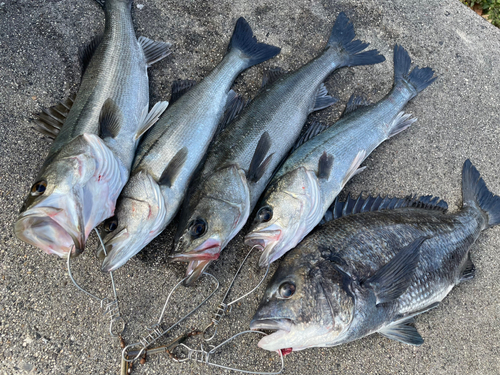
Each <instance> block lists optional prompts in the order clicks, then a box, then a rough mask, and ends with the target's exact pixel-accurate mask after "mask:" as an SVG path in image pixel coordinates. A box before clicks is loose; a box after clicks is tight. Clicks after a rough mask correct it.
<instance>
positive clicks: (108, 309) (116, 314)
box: [67, 229, 126, 337]
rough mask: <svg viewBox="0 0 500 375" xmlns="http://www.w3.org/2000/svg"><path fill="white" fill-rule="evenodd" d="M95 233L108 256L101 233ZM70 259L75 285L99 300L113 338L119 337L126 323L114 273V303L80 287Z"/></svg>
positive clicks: (70, 275) (112, 281) (112, 284)
mask: <svg viewBox="0 0 500 375" xmlns="http://www.w3.org/2000/svg"><path fill="white" fill-rule="evenodd" d="M94 231H95V232H96V234H97V237H98V238H99V241H100V242H101V246H102V249H103V251H104V255H108V254H106V247H105V246H104V243H103V242H102V238H101V236H100V235H99V232H98V231H97V229H94ZM70 258H71V257H70V256H69V255H68V261H67V267H68V275H69V278H70V279H71V281H72V282H73V284H74V285H75V286H76V287H77V288H78V289H79V290H80V291H82V292H83V293H85V294H86V295H88V296H89V297H91V298H94V299H95V300H97V301H99V302H100V303H101V309H104V315H107V316H109V317H110V323H109V334H110V335H111V336H112V337H118V336H119V335H120V334H121V333H122V332H123V331H124V330H125V326H126V323H125V320H124V319H123V317H122V316H121V314H120V305H119V304H118V295H117V293H116V286H115V280H114V278H113V272H110V273H109V276H110V278H111V286H112V288H113V296H114V299H113V300H112V301H110V300H109V298H107V297H105V298H99V297H97V296H96V295H94V294H92V293H90V292H88V291H86V290H85V289H83V288H82V287H81V286H80V285H78V283H77V282H76V280H75V279H74V278H73V274H72V273H71V266H70ZM118 324H119V325H118ZM117 325H118V330H116V331H115V328H116V327H117Z"/></svg>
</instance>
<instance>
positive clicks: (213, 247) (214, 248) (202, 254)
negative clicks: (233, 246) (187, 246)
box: [170, 238, 222, 262]
mask: <svg viewBox="0 0 500 375" xmlns="http://www.w3.org/2000/svg"><path fill="white" fill-rule="evenodd" d="M221 249H222V246H221V241H220V240H219V239H216V238H209V239H208V240H206V241H204V242H203V243H202V244H201V245H199V246H198V247H196V248H195V249H194V250H191V251H187V252H184V253H177V254H175V255H171V256H170V261H171V262H193V261H208V260H217V259H219V256H220V252H221Z"/></svg>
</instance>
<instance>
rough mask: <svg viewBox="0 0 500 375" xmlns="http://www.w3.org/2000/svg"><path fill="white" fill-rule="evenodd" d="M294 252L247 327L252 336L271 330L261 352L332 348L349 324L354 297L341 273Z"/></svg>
mask: <svg viewBox="0 0 500 375" xmlns="http://www.w3.org/2000/svg"><path fill="white" fill-rule="evenodd" d="M307 246H313V245H312V244H308V245H307ZM299 247H302V245H300V246H299ZM297 249H298V248H296V249H294V250H292V251H291V252H289V253H288V254H287V255H286V257H285V258H284V259H283V261H282V263H281V264H280V266H279V267H278V269H277V270H276V273H275V274H274V275H273V277H272V279H271V281H270V282H269V284H268V286H267V288H266V291H265V294H264V297H263V298H262V301H261V303H260V305H259V307H258V309H257V311H256V313H255V315H254V317H253V318H252V321H251V323H250V328H251V329H254V330H262V329H265V330H276V332H274V333H272V334H270V335H268V336H265V337H263V338H262V339H261V340H260V341H259V344H258V346H259V347H260V348H262V349H266V350H270V351H276V350H281V349H290V348H291V349H292V350H293V351H298V350H302V349H306V348H310V347H316V346H327V345H334V344H335V343H337V342H339V341H340V340H342V339H343V337H344V336H345V335H346V333H347V331H348V328H349V325H350V323H351V321H352V319H353V315H354V297H353V294H352V293H351V292H350V290H348V289H346V288H347V286H346V285H344V283H345V278H344V275H343V274H342V272H339V271H338V270H336V269H335V267H334V266H333V265H331V264H328V263H331V262H329V261H318V260H317V259H318V255H317V254H314V252H308V251H307V249H306V251H305V252H301V251H297Z"/></svg>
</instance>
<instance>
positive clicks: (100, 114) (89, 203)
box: [14, 0, 170, 257]
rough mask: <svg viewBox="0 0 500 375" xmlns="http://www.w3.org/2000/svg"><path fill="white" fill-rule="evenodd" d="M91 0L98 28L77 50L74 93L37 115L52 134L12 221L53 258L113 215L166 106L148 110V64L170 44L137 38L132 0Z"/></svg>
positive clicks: (73, 251)
mask: <svg viewBox="0 0 500 375" xmlns="http://www.w3.org/2000/svg"><path fill="white" fill-rule="evenodd" d="M97 2H98V3H99V4H100V5H101V6H102V7H103V9H104V13H105V30H104V33H103V34H102V35H101V36H98V37H96V38H94V39H93V40H92V41H91V42H90V43H89V45H88V46H87V47H85V48H84V49H82V50H81V51H82V52H81V54H80V59H81V61H82V64H83V75H82V79H81V83H80V88H79V90H78V93H77V95H76V97H70V98H68V99H66V100H64V101H63V102H61V103H59V104H57V105H55V106H54V107H51V108H49V109H47V110H44V112H43V113H42V114H41V115H40V118H39V120H37V121H36V125H37V127H38V130H40V131H41V132H42V133H43V134H45V135H47V136H49V137H50V138H55V139H54V142H53V143H52V145H51V148H50V150H49V154H48V156H47V158H46V159H45V161H44V163H43V165H42V167H41V169H40V171H39V173H38V175H37V177H36V178H35V182H34V183H33V185H32V187H31V189H30V191H29V193H28V195H27V197H26V199H25V201H24V204H23V206H22V207H21V210H20V215H19V217H18V219H17V221H16V222H15V224H14V232H15V234H16V236H17V237H18V238H19V239H21V240H22V241H24V242H27V243H29V244H31V245H33V246H36V247H38V248H40V249H42V250H43V251H44V252H46V253H48V254H56V255H58V256H60V257H67V256H69V255H70V256H77V255H79V254H80V253H81V252H82V251H83V250H84V248H85V242H86V240H87V238H88V236H89V234H90V231H91V230H92V229H93V228H95V227H96V226H97V225H98V224H99V223H100V222H102V221H103V220H104V219H106V218H107V217H109V216H112V215H113V212H114V210H115V204H116V200H117V198H118V195H119V193H120V191H121V189H122V188H123V186H124V185H125V183H126V181H127V180H128V176H129V173H130V169H131V167H132V161H133V158H134V155H135V150H136V148H137V145H138V142H139V140H140V138H141V136H142V135H143V134H144V133H145V132H146V131H147V130H148V129H149V127H151V126H152V125H153V124H154V122H155V121H156V120H157V119H158V117H159V116H160V115H161V113H162V112H163V111H164V110H165V109H166V107H167V105H168V103H167V102H159V103H157V104H155V106H154V107H153V108H152V109H151V111H149V112H148V108H149V88H148V76H147V68H148V66H150V65H152V64H153V63H155V62H156V61H159V60H161V59H162V58H164V57H165V56H167V55H168V54H169V53H170V49H169V47H170V44H168V43H164V42H155V41H152V40H150V39H148V38H145V37H142V36H141V37H140V38H139V39H137V37H136V35H135V31H134V26H133V24H132V18H131V13H130V12H131V6H132V1H130V0H106V1H105V2H104V1H97Z"/></svg>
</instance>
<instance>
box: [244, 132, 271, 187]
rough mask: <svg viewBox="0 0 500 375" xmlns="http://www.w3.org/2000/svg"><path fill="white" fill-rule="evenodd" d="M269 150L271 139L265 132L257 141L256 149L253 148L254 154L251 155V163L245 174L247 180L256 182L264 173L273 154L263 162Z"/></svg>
mask: <svg viewBox="0 0 500 375" xmlns="http://www.w3.org/2000/svg"><path fill="white" fill-rule="evenodd" d="M270 148H271V137H270V136H269V133H268V132H267V131H266V132H264V133H263V134H262V136H261V137H260V139H259V143H257V147H255V153H254V154H253V157H252V161H251V162H250V167H249V168H248V172H247V179H248V180H249V181H252V182H257V181H259V180H260V178H261V177H262V176H263V175H264V173H265V172H266V169H267V167H268V165H269V162H270V161H271V158H272V156H273V155H274V153H272V154H271V155H269V156H268V157H267V158H266V159H265V160H264V158H265V157H266V155H267V153H268V152H269V150H270Z"/></svg>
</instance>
